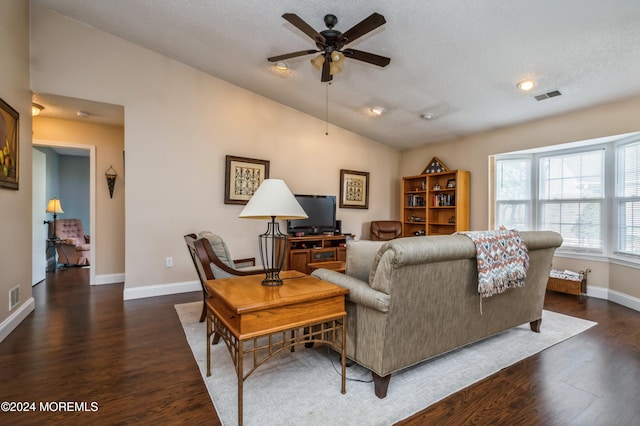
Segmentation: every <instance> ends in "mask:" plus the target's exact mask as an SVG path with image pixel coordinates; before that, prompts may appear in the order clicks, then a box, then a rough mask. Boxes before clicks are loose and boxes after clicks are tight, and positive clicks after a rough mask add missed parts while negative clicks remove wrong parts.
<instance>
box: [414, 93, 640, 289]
mask: <svg viewBox="0 0 640 426" xmlns="http://www.w3.org/2000/svg"><path fill="white" fill-rule="evenodd" d="M558 101H559V102H562V99H558ZM552 102H555V100H554V101H552ZM638 111H640V97H637V98H633V99H629V100H626V101H623V102H616V103H612V104H609V105H602V106H599V107H596V108H591V109H588V110H584V111H578V112H574V113H570V114H565V115H559V116H555V117H551V118H548V119H543V120H538V121H534V122H530V123H525V124H521V125H518V126H513V127H509V128H504V129H499V130H495V131H491V132H486V133H481V134H477V135H472V136H469V137H466V138H461V139H458V140H453V141H448V142H444V143H439V144H432V145H426V146H423V147H420V148H418V149H414V150H410V151H406V152H404V153H403V154H402V160H401V173H402V174H403V175H411V174H418V173H420V172H421V171H422V170H423V169H424V166H425V165H426V164H427V162H428V161H429V160H430V159H431V158H432V157H434V156H436V157H438V158H440V159H441V160H442V161H443V162H444V163H445V164H446V165H447V166H448V167H449V168H451V169H464V170H469V171H471V229H475V230H478V229H487V228H488V227H489V213H488V212H489V203H488V200H489V196H488V188H489V185H488V179H487V176H488V173H489V171H488V164H489V163H488V158H489V156H490V155H493V154H499V153H504V152H511V151H518V150H522V149H529V148H537V147H543V146H550V145H557V144H562V143H567V142H575V141H580V140H586V139H594V138H599V137H604V136H612V135H618V134H623V133H631V132H637V131H638V130H640V120H639V119H638ZM560 265H570V266H572V267H573V268H574V269H584V268H590V269H591V270H592V274H591V276H590V277H589V283H590V284H592V285H596V286H598V287H603V288H610V289H611V290H614V291H619V292H622V293H625V294H628V295H630V296H633V297H636V298H640V285H638V283H640V269H637V268H629V267H624V266H620V265H614V264H611V265H610V264H609V262H607V261H595V260H569V259H564V258H556V259H555V260H554V267H556V266H558V267H560Z"/></svg>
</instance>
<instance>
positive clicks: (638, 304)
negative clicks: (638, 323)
mask: <svg viewBox="0 0 640 426" xmlns="http://www.w3.org/2000/svg"><path fill="white" fill-rule="evenodd" d="M609 300H610V301H611V302H615V303H617V304H618V305H622V306H626V307H627V308H629V309H633V310H634V311H638V312H640V299H638V298H637V297H633V296H629V295H628V294H624V293H620V292H618V291H614V290H609Z"/></svg>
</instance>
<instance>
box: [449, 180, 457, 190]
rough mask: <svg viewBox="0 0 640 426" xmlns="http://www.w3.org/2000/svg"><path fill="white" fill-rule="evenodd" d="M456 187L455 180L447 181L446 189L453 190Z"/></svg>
mask: <svg viewBox="0 0 640 426" xmlns="http://www.w3.org/2000/svg"><path fill="white" fill-rule="evenodd" d="M455 187H456V180H455V179H449V180H448V181H447V188H455Z"/></svg>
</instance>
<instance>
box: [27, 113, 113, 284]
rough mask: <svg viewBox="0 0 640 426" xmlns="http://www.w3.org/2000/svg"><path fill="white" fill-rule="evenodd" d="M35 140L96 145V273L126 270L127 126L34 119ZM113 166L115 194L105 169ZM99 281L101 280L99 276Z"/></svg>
mask: <svg viewBox="0 0 640 426" xmlns="http://www.w3.org/2000/svg"><path fill="white" fill-rule="evenodd" d="M33 140H34V143H35V142H37V143H44V144H46V142H48V141H54V142H62V143H71V144H74V145H87V146H95V147H96V175H97V176H96V188H95V190H96V224H95V225H96V233H95V235H92V238H93V239H95V242H96V253H92V256H93V258H94V259H95V262H94V265H95V267H96V275H97V276H98V278H99V276H105V275H114V274H123V273H124V194H125V191H124V189H125V174H124V167H123V151H124V129H123V128H122V127H118V126H107V125H101V124H91V123H82V122H77V121H69V120H57V119H53V118H46V117H35V118H34V119H33ZM110 166H113V168H114V170H116V172H117V173H118V177H117V179H116V185H115V188H114V191H113V198H109V189H108V187H107V182H106V178H105V175H104V173H105V172H106V171H107V169H108V168H109V167H110ZM98 281H100V280H98Z"/></svg>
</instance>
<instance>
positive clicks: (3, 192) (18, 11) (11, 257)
mask: <svg viewBox="0 0 640 426" xmlns="http://www.w3.org/2000/svg"><path fill="white" fill-rule="evenodd" d="M0 58H2V59H1V60H0V98H2V99H3V100H4V101H5V102H7V103H8V104H9V105H11V106H12V107H13V108H14V109H15V110H17V111H18V112H19V113H20V134H19V145H20V148H19V160H18V161H19V165H18V173H19V176H18V179H19V190H18V191H15V190H13V189H5V188H0V206H1V209H0V223H2V226H1V228H0V229H1V230H2V231H1V232H0V233H1V235H2V237H1V239H2V242H3V243H2V244H0V323H2V322H3V321H4V320H6V319H7V318H9V316H11V315H13V314H14V313H16V311H17V310H18V309H20V307H21V306H22V305H24V303H25V302H26V301H27V300H28V299H29V298H31V92H30V89H29V3H28V2H21V1H1V2H0ZM1 145H2V146H4V141H2V144H1ZM16 285H20V294H21V297H20V299H21V304H20V306H18V307H16V308H14V309H13V310H12V311H11V312H9V289H11V288H13V287H15V286H16Z"/></svg>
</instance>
